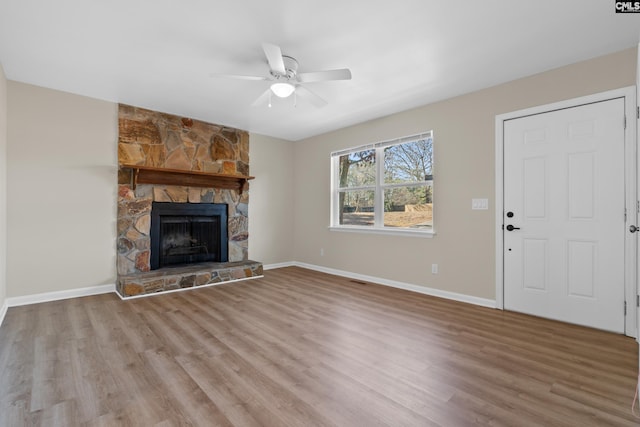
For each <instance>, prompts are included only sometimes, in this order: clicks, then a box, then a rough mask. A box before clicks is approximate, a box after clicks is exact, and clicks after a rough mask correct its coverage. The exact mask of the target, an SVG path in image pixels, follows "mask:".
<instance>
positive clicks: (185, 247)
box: [150, 202, 228, 270]
mask: <svg viewBox="0 0 640 427" xmlns="http://www.w3.org/2000/svg"><path fill="white" fill-rule="evenodd" d="M150 234H151V259H150V267H151V270H156V269H158V268H162V267H167V266H178V265H185V264H193V263H199V262H227V261H228V235H227V205H226V204H218V203H199V204H190V203H164V202H153V204H152V206H151V233H150Z"/></svg>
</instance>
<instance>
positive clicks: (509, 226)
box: [507, 224, 520, 231]
mask: <svg viewBox="0 0 640 427" xmlns="http://www.w3.org/2000/svg"><path fill="white" fill-rule="evenodd" d="M513 230H520V227H514V226H513V225H511V224H509V225H507V231H513Z"/></svg>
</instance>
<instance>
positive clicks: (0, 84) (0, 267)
mask: <svg viewBox="0 0 640 427" xmlns="http://www.w3.org/2000/svg"><path fill="white" fill-rule="evenodd" d="M6 295H7V79H6V78H5V75H4V70H3V68H2V64H0V316H1V315H2V308H3V307H4V304H5V301H6ZM0 321H1V319H0Z"/></svg>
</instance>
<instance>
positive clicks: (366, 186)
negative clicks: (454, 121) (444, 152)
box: [331, 132, 433, 233]
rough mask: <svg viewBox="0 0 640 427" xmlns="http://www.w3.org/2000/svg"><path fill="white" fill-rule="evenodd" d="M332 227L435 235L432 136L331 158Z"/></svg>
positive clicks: (430, 134) (424, 135)
mask: <svg viewBox="0 0 640 427" xmlns="http://www.w3.org/2000/svg"><path fill="white" fill-rule="evenodd" d="M331 168H332V171H331V172H332V184H331V192H332V200H331V226H332V227H334V228H336V229H349V230H373V231H403V232H404V231H406V232H412V233H415V232H425V231H426V232H428V233H432V232H433V136H432V132H426V133H423V134H420V135H414V136H410V137H405V138H400V139H395V140H392V141H385V142H380V143H377V144H371V145H367V146H362V147H356V148H353V149H349V150H343V151H338V152H334V153H331Z"/></svg>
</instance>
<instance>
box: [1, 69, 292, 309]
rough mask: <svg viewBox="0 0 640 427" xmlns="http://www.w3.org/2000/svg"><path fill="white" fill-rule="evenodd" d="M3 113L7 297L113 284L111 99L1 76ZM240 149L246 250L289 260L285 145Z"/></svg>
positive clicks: (254, 143)
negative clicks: (246, 159) (244, 169)
mask: <svg viewBox="0 0 640 427" xmlns="http://www.w3.org/2000/svg"><path fill="white" fill-rule="evenodd" d="M2 81H3V80H0V83H1V82H2ZM1 89H2V86H1V85H0V117H1V114H2V110H1V108H2V104H1V100H2V98H1V97H2V92H1ZM8 111H9V113H8V162H9V165H8V177H7V182H8V205H9V209H8V225H9V227H8V228H9V231H8V239H7V240H8V248H9V250H8V252H9V255H8V272H7V282H6V283H7V296H9V297H19V296H27V295H33V294H39V293H45V292H55V291H66V290H73V289H77V288H84V287H91V286H97V285H103V284H113V283H115V279H116V270H115V251H116V249H115V240H116V238H115V232H116V225H115V224H116V223H115V222H116V199H117V194H116V191H117V178H116V171H117V132H118V127H117V126H118V122H117V105H116V104H113V103H110V102H104V101H99V100H95V99H90V98H86V97H82V96H78V95H73V94H69V93H64V92H59V91H54V90H50V89H45V88H41V87H36V86H31V85H26V84H22V83H17V82H12V81H10V82H9V83H8ZM1 123H2V121H1V118H0V125H1ZM0 135H2V129H1V128H0ZM0 138H1V136H0ZM1 142H2V139H0V143H1ZM0 148H1V146H0ZM250 148H251V152H250V157H251V174H252V175H254V176H256V179H255V180H254V181H252V183H251V190H250V191H251V192H250V197H251V201H250V203H249V209H250V211H251V212H250V215H249V234H250V236H251V237H250V243H249V256H250V257H251V258H252V259H255V260H257V261H261V262H263V263H264V264H277V263H282V262H288V261H291V260H292V257H293V251H292V247H293V236H292V226H291V224H292V223H293V209H292V200H293V195H292V182H293V168H292V166H291V165H292V161H293V148H292V143H291V142H287V141H282V140H278V139H274V138H269V137H264V136H261V135H251V145H250ZM0 156H1V150H0ZM0 160H1V158H0ZM1 166H2V163H0V171H1V170H2V169H1ZM0 179H2V175H1V174H0ZM2 182H3V181H0V184H1V183H2ZM0 189H1V187H0ZM0 191H1V190H0ZM0 197H1V193H0ZM0 203H1V199H0ZM1 215H2V211H1V210H0V220H1ZM1 232H2V229H1V228H0V233H1ZM1 241H5V239H2V240H1ZM0 266H1V261H0ZM1 284H2V282H0V285H1ZM0 306H1V302H0Z"/></svg>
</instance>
